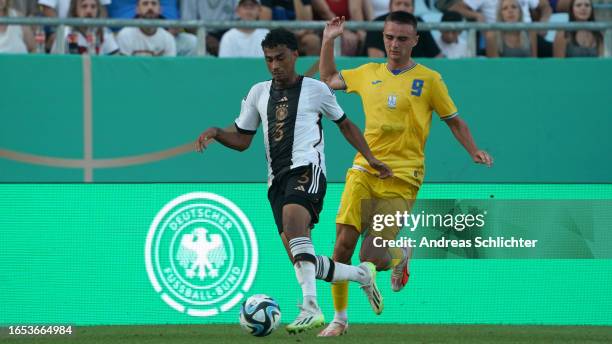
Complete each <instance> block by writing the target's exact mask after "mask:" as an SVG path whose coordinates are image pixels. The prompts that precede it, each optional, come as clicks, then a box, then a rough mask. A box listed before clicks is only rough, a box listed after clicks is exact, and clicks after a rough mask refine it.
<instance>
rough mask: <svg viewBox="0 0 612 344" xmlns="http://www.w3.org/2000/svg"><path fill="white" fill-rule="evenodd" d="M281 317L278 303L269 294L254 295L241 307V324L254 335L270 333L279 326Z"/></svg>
mask: <svg viewBox="0 0 612 344" xmlns="http://www.w3.org/2000/svg"><path fill="white" fill-rule="evenodd" d="M280 319H281V311H280V307H279V306H278V303H277V302H276V301H274V299H272V298H271V297H269V296H267V295H263V294H258V295H253V296H251V297H249V298H248V299H246V300H245V301H244V302H243V303H242V306H241V307H240V326H241V327H242V328H243V329H244V330H245V331H247V332H248V333H249V334H252V335H253V336H257V337H264V336H267V335H269V334H270V333H272V332H273V331H274V330H276V329H277V328H278V325H279V324H280Z"/></svg>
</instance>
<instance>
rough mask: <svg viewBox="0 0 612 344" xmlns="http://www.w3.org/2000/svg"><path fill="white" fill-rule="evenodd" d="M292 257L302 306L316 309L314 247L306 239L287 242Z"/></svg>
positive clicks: (301, 238) (300, 238)
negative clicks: (300, 292) (301, 297)
mask: <svg viewBox="0 0 612 344" xmlns="http://www.w3.org/2000/svg"><path fill="white" fill-rule="evenodd" d="M289 247H290V249H291V254H292V255H293V260H294V263H293V268H294V269H295V276H296V277H297V280H298V283H299V284H300V287H302V296H303V305H304V306H307V307H311V308H315V309H318V308H319V305H318V304H317V284H316V266H315V262H316V258H315V251H314V246H313V245H312V241H311V240H310V238H308V237H298V238H294V239H291V240H289Z"/></svg>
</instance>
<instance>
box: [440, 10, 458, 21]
mask: <svg viewBox="0 0 612 344" xmlns="http://www.w3.org/2000/svg"><path fill="white" fill-rule="evenodd" d="M440 21H443V22H460V21H463V16H462V15H461V13H459V12H455V11H446V12H444V14H442V19H441V20H440Z"/></svg>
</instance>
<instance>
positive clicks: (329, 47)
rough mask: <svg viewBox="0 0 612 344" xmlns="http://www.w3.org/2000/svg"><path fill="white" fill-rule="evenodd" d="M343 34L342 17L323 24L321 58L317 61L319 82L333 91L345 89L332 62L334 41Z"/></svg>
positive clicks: (334, 63)
mask: <svg viewBox="0 0 612 344" xmlns="http://www.w3.org/2000/svg"><path fill="white" fill-rule="evenodd" d="M342 32H344V17H341V18H339V17H336V18H334V19H332V20H330V21H328V22H327V24H325V30H324V31H323V42H322V44H321V58H320V59H319V73H320V74H321V81H323V82H324V83H326V84H327V86H329V87H331V88H333V89H334V90H344V89H346V84H345V83H344V81H343V80H342V79H341V78H340V73H338V70H337V69H336V62H335V61H334V40H335V39H336V37H338V36H340V35H342Z"/></svg>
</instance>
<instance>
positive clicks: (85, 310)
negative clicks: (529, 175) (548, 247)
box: [0, 183, 612, 326]
mask: <svg viewBox="0 0 612 344" xmlns="http://www.w3.org/2000/svg"><path fill="white" fill-rule="evenodd" d="M342 188H343V185H342V184H336V183H333V184H330V185H329V188H328V192H327V197H326V199H325V207H324V210H323V213H322V216H321V221H320V224H319V225H318V226H317V227H316V228H315V230H314V231H313V238H314V245H315V248H316V250H317V253H319V254H324V255H331V252H332V249H333V244H334V236H335V225H334V218H335V213H336V209H337V207H338V204H339V200H340V196H341V193H342ZM266 189H267V186H266V185H265V184H263V183H233V184H228V183H208V184H0V195H2V197H0V266H1V269H0V305H1V310H0V325H14V324H22V323H28V324H33V323H36V324H74V325H94V324H166V323H167V324H178V323H187V324H196V323H199V324H207V323H237V318H238V306H237V305H239V304H240V302H241V301H242V300H244V298H245V297H246V296H248V295H252V294H258V293H264V294H268V295H270V296H272V297H274V298H275V299H277V300H278V302H279V304H280V306H281V310H282V311H283V318H284V319H285V320H287V319H292V318H293V317H294V316H295V315H296V314H297V307H295V306H296V304H297V303H299V302H300V290H299V288H298V285H297V283H296V281H295V274H294V269H293V267H292V266H291V264H290V263H289V261H288V259H287V255H286V253H285V251H284V248H283V246H282V244H281V241H280V239H279V237H278V234H277V230H276V228H275V225H274V221H273V219H272V214H271V210H270V209H269V205H268V202H267V198H266ZM419 198H421V199H429V200H436V199H440V200H449V199H463V200H483V201H484V200H489V199H491V198H493V199H495V200H500V201H502V200H521V201H528V200H533V201H534V202H535V201H537V202H544V203H540V204H546V203H545V201H546V200H554V201H555V202H557V201H559V200H566V201H574V202H577V203H576V204H584V203H580V202H605V201H610V200H612V187H611V186H610V185H578V184H574V185H561V184H558V185H537V184H531V185H521V184H507V185H501V184H479V185H474V184H425V185H424V186H423V188H422V189H421V192H420V194H419ZM608 204H610V203H608ZM605 209H607V210H606V211H601V212H596V213H592V214H591V215H590V216H589V217H587V219H590V220H593V219H596V221H595V220H593V221H590V222H588V223H586V224H585V225H583V224H582V223H581V221H576V226H577V228H571V230H572V233H574V234H575V237H576V238H579V237H580V238H581V240H582V241H580V242H584V243H587V245H588V246H589V248H590V250H591V252H593V255H592V256H591V257H588V256H586V255H580V256H571V255H568V256H567V257H565V258H564V257H556V258H555V259H550V258H546V256H535V257H521V258H515V257H512V256H510V257H502V258H493V259H467V258H465V257H462V256H456V255H455V256H454V257H450V256H444V257H435V258H436V259H433V258H431V259H427V258H417V259H415V260H414V261H413V262H412V264H411V279H410V283H409V284H408V286H407V288H406V289H405V290H403V291H402V292H401V293H393V292H392V291H391V288H390V283H389V278H390V277H389V273H388V272H386V273H380V274H379V278H378V280H379V285H380V287H381V292H382V294H383V295H384V296H385V302H386V306H385V311H384V313H383V315H381V316H375V315H374V314H373V313H372V311H371V309H370V306H369V304H368V303H367V300H366V298H365V296H364V295H363V294H362V292H361V290H359V288H358V287H357V286H356V285H351V287H350V298H349V305H350V306H349V315H350V316H351V319H354V322H363V323H430V324H437V323H457V324H468V323H469V324H554V325H570V324H574V325H612V311H611V310H612V294H610V286H612V260H610V259H609V257H608V255H609V254H610V252H612V250H611V247H610V245H612V241H610V240H603V239H605V238H609V235H610V234H609V232H610V231H609V230H610V227H609V224H610V223H612V219H611V217H612V216H611V215H610V214H611V213H612V212H608V210H609V209H610V208H609V207H608V208H605ZM544 210H546V209H544ZM545 213H546V212H545ZM515 220H516V221H517V222H520V218H519V219H515ZM551 220H553V219H551ZM522 225H524V226H525V225H528V224H525V223H522ZM542 226H543V225H534V226H533V228H532V229H531V230H532V233H526V234H525V235H527V236H529V235H536V234H537V233H538V232H541V231H543V230H544V229H545V227H542ZM607 226H608V227H607ZM485 230H486V229H485ZM563 238H564V239H562V240H573V239H571V238H572V236H565V237H563ZM583 239H584V240H583ZM600 239H601V240H600ZM542 240H544V241H543V242H542V244H544V245H545V244H546V238H545V237H544V239H542ZM576 242H577V241H576ZM571 243H572V242H568V244H570V245H571ZM198 245H201V246H198ZM195 246H198V247H199V248H198V247H195ZM202 252H204V253H206V254H200V253H202ZM416 252H419V249H417V251H416ZM580 252H582V251H580ZM355 259H356V258H355V257H354V260H353V262H356V260H355ZM317 283H318V293H319V301H320V303H321V305H322V308H323V311H324V312H325V314H326V315H327V316H328V317H331V314H332V312H333V308H332V301H331V295H330V294H331V293H330V287H329V285H328V284H326V283H325V282H322V281H319V282H317ZM236 326H237V325H236Z"/></svg>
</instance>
